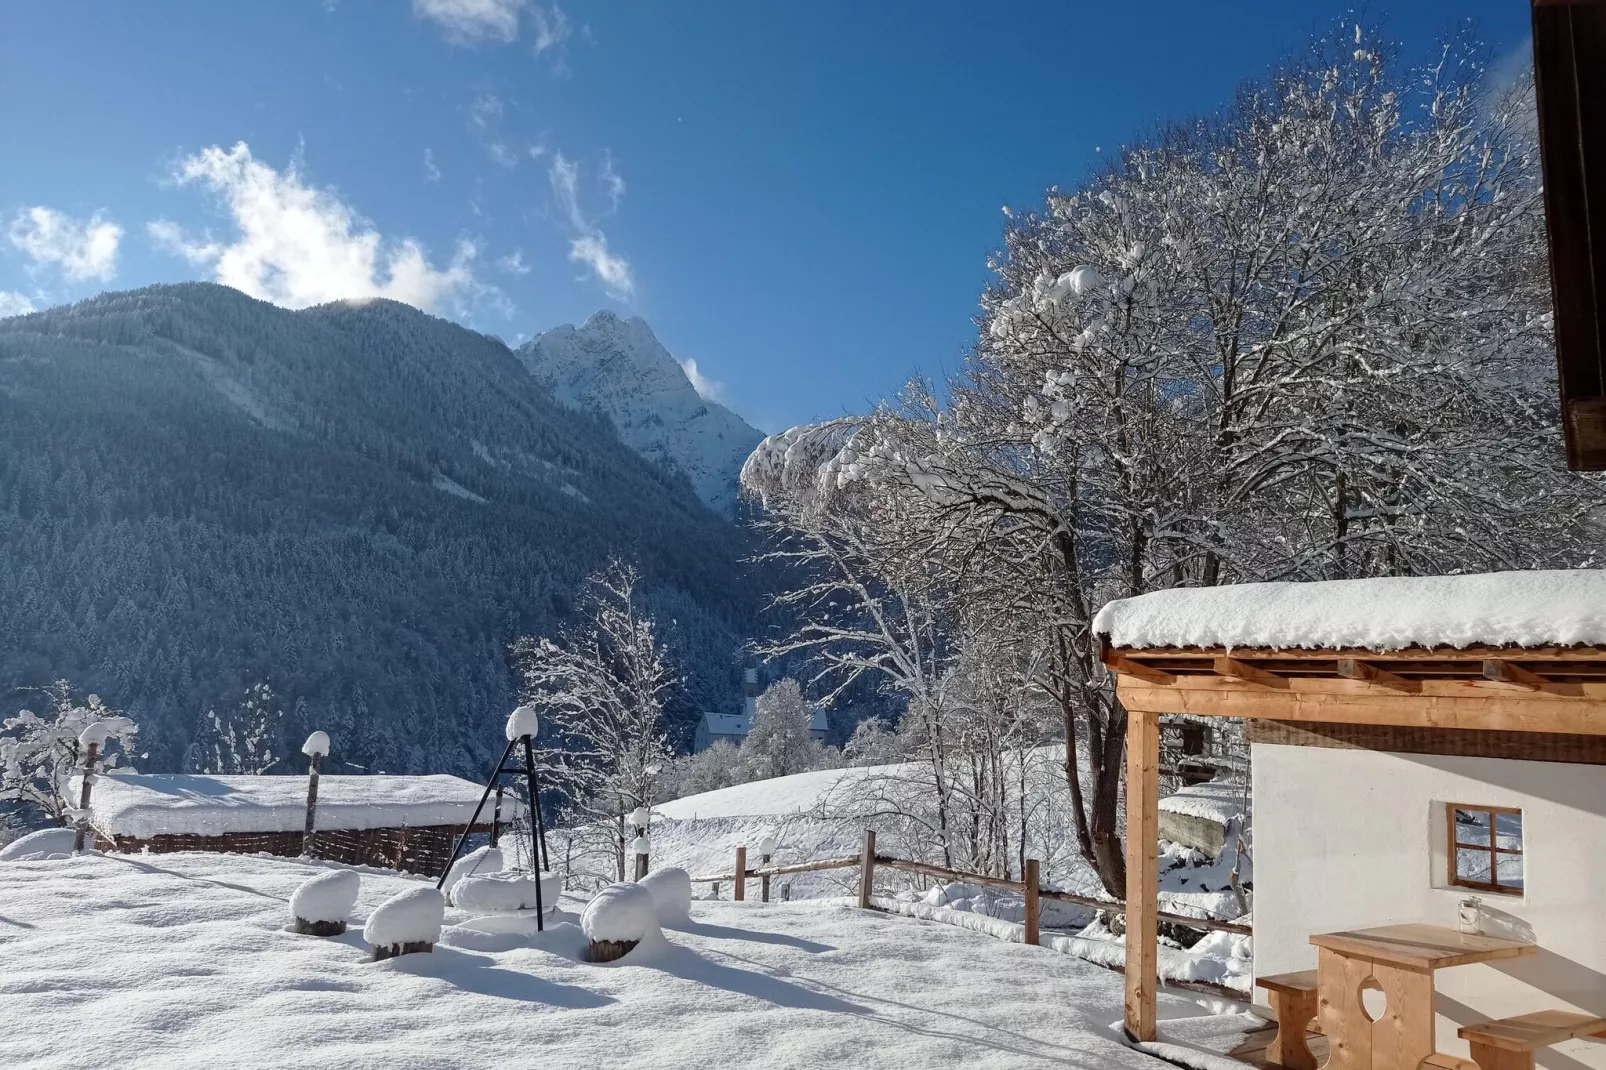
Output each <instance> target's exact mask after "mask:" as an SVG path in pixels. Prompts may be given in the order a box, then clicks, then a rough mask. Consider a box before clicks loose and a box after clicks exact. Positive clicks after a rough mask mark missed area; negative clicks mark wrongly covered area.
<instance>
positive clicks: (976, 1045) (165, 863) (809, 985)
mask: <svg viewBox="0 0 1606 1070" xmlns="http://www.w3.org/2000/svg"><path fill="white" fill-rule="evenodd" d="M331 868H338V867H333V866H332V865H330V864H324V863H315V862H306V861H299V860H294V859H281V858H269V857H265V856H239V855H214V854H166V855H143V856H142V855H97V854H88V855H84V856H80V857H76V858H69V859H62V860H55V861H41V862H10V863H4V864H0V966H3V969H0V1007H4V1008H5V1013H4V1014H0V1064H3V1065H5V1066H7V1067H28V1068H41V1070H44V1068H53V1067H61V1068H64V1070H66V1068H71V1070H92V1068H97V1067H117V1068H118V1070H130V1068H157V1067H161V1068H173V1067H206V1068H208V1070H211V1068H214V1067H220V1066H225V1067H231V1068H249V1067H285V1066H295V1067H330V1068H339V1070H362V1068H367V1067H373V1068H376V1070H378V1068H384V1070H391V1068H394V1067H408V1068H434V1067H474V1068H481V1067H486V1066H493V1065H500V1064H503V1063H506V1062H508V1061H509V1060H510V1059H517V1060H519V1061H521V1062H523V1061H527V1060H528V1059H530V1058H534V1057H536V1055H537V1054H538V1056H539V1059H538V1061H539V1063H540V1065H543V1066H551V1067H557V1068H566V1067H600V1066H606V1067H610V1068H648V1067H651V1068H654V1070H662V1068H676V1067H703V1066H738V1065H740V1066H751V1067H787V1068H811V1067H832V1068H835V1067H838V1066H841V1065H844V1064H851V1065H853V1066H854V1067H855V1068H860V1070H869V1068H874V1067H887V1068H896V1070H907V1068H909V1067H938V1066H941V1067H967V1068H970V1067H974V1068H978V1070H989V1068H1006V1067H1007V1068H1019V1067H1031V1066H1055V1067H1081V1068H1086V1070H1110V1068H1134V1070H1163V1067H1164V1065H1165V1064H1163V1063H1160V1062H1158V1061H1156V1060H1153V1059H1151V1058H1150V1057H1149V1056H1147V1055H1143V1054H1141V1053H1139V1052H1136V1051H1133V1050H1131V1049H1129V1048H1126V1047H1124V1046H1123V1045H1122V1044H1121V1043H1120V1041H1119V1040H1118V1039H1117V1037H1116V1035H1115V1034H1114V1033H1113V1032H1112V1031H1111V1029H1110V1023H1113V1022H1115V1021H1117V1020H1118V1019H1119V1018H1120V1015H1121V1005H1122V980H1121V976H1120V975H1119V974H1116V973H1112V972H1109V971H1107V970H1104V969H1101V968H1099V967H1097V966H1093V965H1090V964H1088V963H1085V962H1081V961H1079V960H1077V959H1074V958H1070V957H1067V956H1065V955H1057V954H1053V953H1052V952H1049V951H1046V950H1044V949H1041V948H1032V947H1023V946H1021V945H1019V944H1011V943H1006V942H1003V941H1000V940H997V939H993V938H991V937H988V936H984V935H981V934H978V933H974V932H968V931H966V930H964V929H961V928H956V927H952V926H945V925H937V924H932V923H930V922H921V921H916V920H912V919H909V918H902V917H892V916H888V915H883V914H874V913H868V912H865V911H860V910H858V909H855V908H853V907H850V906H847V905H845V904H843V903H841V902H839V901H836V902H833V901H826V900H821V901H815V902H809V903H788V904H773V905H770V906H763V905H760V904H757V903H751V902H750V903H730V902H720V903H709V902H698V903H694V904H693V905H692V912H691V919H690V921H689V922H687V923H685V924H683V925H681V926H679V927H669V928H668V929H667V931H666V935H667V937H668V939H667V943H666V944H664V945H660V946H658V947H656V948H655V949H654V951H653V952H652V953H651V954H649V955H645V956H641V957H639V958H638V957H637V955H636V953H632V955H631V956H627V957H626V958H625V959H624V960H622V961H621V962H619V963H614V964H608V965H592V964H589V963H587V962H584V961H582V960H581V956H580V951H581V947H582V945H583V942H584V941H583V937H582V935H581V933H580V930H579V928H578V926H577V925H576V924H575V922H576V920H577V918H576V913H575V912H576V911H577V910H578V909H579V907H580V906H581V904H580V903H579V902H577V901H575V900H567V899H566V900H565V901H564V903H563V906H564V908H565V912H564V913H563V914H561V915H560V917H559V920H558V923H556V924H554V925H552V926H551V927H550V928H549V930H548V931H547V932H546V933H545V934H540V935H537V934H535V933H534V932H533V931H531V930H532V929H533V925H532V924H531V922H530V920H529V919H528V918H524V919H511V920H501V921H492V920H490V919H482V920H481V921H479V922H475V921H473V920H471V919H470V918H468V917H467V916H466V915H465V914H463V913H462V912H461V911H458V910H455V909H449V910H448V911H447V914H446V924H447V928H446V929H445V931H444V932H443V934H442V937H441V943H440V944H439V945H437V947H436V950H435V951H434V953H432V954H428V955H411V956H405V957H403V958H399V959H393V960H389V961H385V962H378V963H375V962H370V961H368V956H367V954H366V948H365V947H364V946H363V945H362V938H361V935H360V929H361V924H360V923H361V921H362V920H363V919H365V918H366V917H367V915H368V914H369V913H371V912H372V911H373V910H374V908H375V907H377V906H378V905H379V904H380V903H381V902H383V901H384V900H386V899H389V898H390V897H392V896H394V895H395V894H396V893H398V892H400V891H402V890H405V889H407V888H422V887H428V883H427V882H421V881H419V880H416V879H413V878H408V877H405V876H402V875H399V874H392V873H387V872H382V871H372V870H365V871H362V874H363V875H362V885H363V887H362V894H361V896H360V898H359V901H358V905H357V908H356V911H355V915H354V918H353V928H352V931H350V932H348V933H347V934H346V935H344V936H341V937H336V938H328V939H325V938H318V937H310V936H297V935H294V934H292V933H290V932H288V931H286V928H285V926H286V923H287V921H288V914H287V904H288V900H289V898H290V896H291V894H292V893H293V892H294V890H295V889H296V888H297V887H298V886H299V885H300V884H301V883H302V882H303V881H305V880H306V879H307V878H308V877H309V876H311V875H313V874H316V873H319V872H324V871H327V870H329V869H331ZM1160 1007H1161V1013H1162V1015H1163V1016H1164V1017H1167V1018H1182V1017H1192V1016H1198V1015H1201V1014H1205V1013H1208V1012H1209V1011H1211V1010H1219V1009H1221V1008H1220V1007H1219V1006H1216V1005H1214V1004H1213V1002H1212V1001H1210V1000H1208V999H1202V1000H1201V999H1197V998H1194V997H1190V996H1187V995H1185V994H1180V993H1174V992H1164V993H1162V995H1161V1001H1160ZM1227 1024H1229V1025H1230V1021H1228V1022H1227ZM1179 1032H1182V1033H1185V1032H1187V1027H1185V1026H1179Z"/></svg>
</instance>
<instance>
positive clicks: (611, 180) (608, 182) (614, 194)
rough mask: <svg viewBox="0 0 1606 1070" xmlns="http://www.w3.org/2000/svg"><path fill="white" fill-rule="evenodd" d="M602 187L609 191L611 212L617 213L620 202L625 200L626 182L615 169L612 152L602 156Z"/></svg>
mask: <svg viewBox="0 0 1606 1070" xmlns="http://www.w3.org/2000/svg"><path fill="white" fill-rule="evenodd" d="M602 186H603V188H604V189H606V190H607V191H608V200H609V202H611V204H612V205H613V207H612V209H611V211H615V212H617V211H618V210H619V202H620V201H622V200H624V199H625V180H624V179H622V178H620V177H619V174H618V172H616V171H615V170H614V169H613V153H611V152H605V153H603V154H602Z"/></svg>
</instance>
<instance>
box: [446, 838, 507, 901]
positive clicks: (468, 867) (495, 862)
mask: <svg viewBox="0 0 1606 1070" xmlns="http://www.w3.org/2000/svg"><path fill="white" fill-rule="evenodd" d="M504 864H505V863H504V861H503V858H502V849H501V848H500V847H481V848H480V849H479V850H477V851H470V852H469V853H468V854H466V855H464V856H463V857H462V858H459V859H458V860H457V861H456V862H453V863H452V868H451V869H449V870H447V871H446V881H445V883H444V884H442V885H441V892H442V894H444V895H445V896H446V897H447V898H448V899H451V900H452V902H453V903H456V900H455V899H452V896H453V894H454V892H455V890H456V888H457V882H458V881H460V880H462V879H463V878H464V877H467V876H469V875H471V874H475V873H482V874H483V873H500V872H501V871H502V866H503V865H504Z"/></svg>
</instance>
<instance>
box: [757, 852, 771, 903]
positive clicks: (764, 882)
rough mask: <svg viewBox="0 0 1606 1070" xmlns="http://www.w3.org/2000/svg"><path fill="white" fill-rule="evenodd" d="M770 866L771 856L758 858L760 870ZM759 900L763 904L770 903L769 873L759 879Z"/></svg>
mask: <svg viewBox="0 0 1606 1070" xmlns="http://www.w3.org/2000/svg"><path fill="white" fill-rule="evenodd" d="M769 864H770V856H769V855H759V856H758V866H759V868H760V869H763V868H764V867H766V866H768V865H769ZM758 898H759V901H760V902H763V903H768V902H769V901H770V878H769V874H767V873H766V874H765V875H764V876H763V877H761V878H759V882H758Z"/></svg>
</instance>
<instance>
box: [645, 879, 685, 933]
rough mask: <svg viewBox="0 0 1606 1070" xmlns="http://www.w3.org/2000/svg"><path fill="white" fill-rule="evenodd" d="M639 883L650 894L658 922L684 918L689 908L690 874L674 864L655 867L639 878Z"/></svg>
mask: <svg viewBox="0 0 1606 1070" xmlns="http://www.w3.org/2000/svg"><path fill="white" fill-rule="evenodd" d="M640 885H641V887H643V888H645V889H647V891H648V892H649V893H650V894H651V895H652V902H653V907H654V909H655V910H656V911H657V913H658V920H659V921H660V922H673V921H684V920H685V918H686V914H687V912H688V911H690V910H691V874H689V873H687V872H686V871H685V870H683V869H680V868H678V867H674V866H671V867H669V868H667V869H655V870H653V871H652V872H651V873H648V874H647V875H646V876H645V877H643V878H641V881H640Z"/></svg>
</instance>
